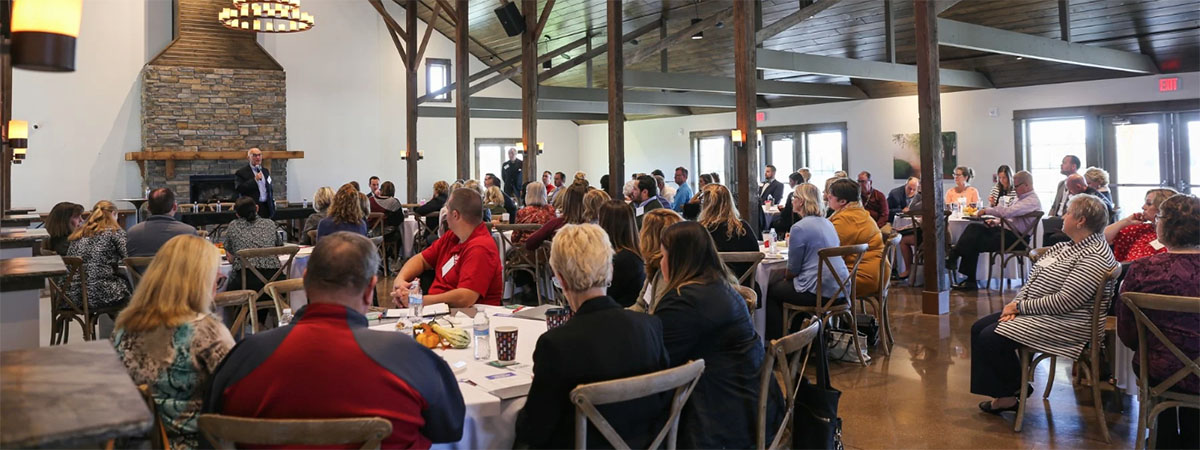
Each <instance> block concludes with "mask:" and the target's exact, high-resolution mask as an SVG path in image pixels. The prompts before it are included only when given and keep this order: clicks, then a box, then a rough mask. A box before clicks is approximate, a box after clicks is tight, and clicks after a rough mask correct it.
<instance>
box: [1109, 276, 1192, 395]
mask: <svg viewBox="0 0 1200 450" xmlns="http://www.w3.org/2000/svg"><path fill="white" fill-rule="evenodd" d="M1121 301H1123V302H1125V305H1126V306H1129V309H1130V311H1132V312H1133V317H1134V318H1135V319H1137V334H1138V360H1139V364H1138V365H1139V366H1140V367H1139V368H1138V371H1139V373H1138V383H1141V384H1143V385H1144V386H1145V388H1146V393H1147V394H1149V395H1150V396H1159V395H1162V394H1163V393H1165V392H1167V391H1168V390H1170V389H1171V388H1173V387H1175V385H1177V384H1179V383H1180V382H1181V381H1183V379H1184V378H1187V377H1188V376H1189V375H1195V376H1197V377H1200V359H1195V360H1193V359H1192V358H1189V357H1188V355H1187V354H1184V353H1183V350H1180V349H1179V346H1178V345H1175V343H1174V342H1171V340H1170V339H1168V338H1167V336H1166V335H1165V334H1163V332H1162V329H1160V328H1159V327H1158V325H1157V324H1155V323H1154V321H1152V320H1150V317H1148V316H1146V311H1164V312H1172V313H1180V314H1194V315H1195V314H1200V297H1184V296H1181V295H1162V294H1145V293H1141V292H1123V293H1121ZM1147 330H1149V331H1150V333H1152V334H1154V338H1155V339H1157V340H1158V342H1159V343H1160V344H1162V346H1163V347H1165V348H1166V349H1167V351H1169V352H1171V355H1172V356H1174V357H1175V358H1176V359H1178V360H1179V362H1180V363H1182V364H1183V368H1181V369H1179V370H1177V371H1176V372H1175V373H1173V374H1171V376H1169V377H1167V378H1166V379H1165V380H1162V381H1160V382H1159V383H1158V385H1156V386H1150V378H1148V377H1149V376H1150V375H1149V372H1148V371H1149V367H1150V361H1149V360H1148V358H1149V351H1148V350H1147V345H1148V344H1149V342H1148V341H1147V339H1146V331H1147ZM1143 401H1145V400H1143Z"/></svg>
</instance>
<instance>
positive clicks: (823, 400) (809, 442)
mask: <svg viewBox="0 0 1200 450" xmlns="http://www.w3.org/2000/svg"><path fill="white" fill-rule="evenodd" d="M817 336H819V338H818V339H820V341H821V342H820V343H819V344H818V345H813V346H812V348H813V349H815V350H818V351H819V352H820V354H818V355H810V356H816V360H817V382H816V383H815V384H814V383H810V382H809V381H808V378H807V377H800V384H799V386H797V387H796V389H797V392H796V410H795V412H794V413H793V415H792V448H804V449H834V450H842V448H843V447H842V419H841V418H840V417H838V415H837V409H838V400H839V399H840V398H841V397H842V392H841V391H839V390H837V389H834V388H833V386H832V385H830V383H829V357H828V355H827V354H826V348H825V345H826V344H825V333H824V332H822V333H817Z"/></svg>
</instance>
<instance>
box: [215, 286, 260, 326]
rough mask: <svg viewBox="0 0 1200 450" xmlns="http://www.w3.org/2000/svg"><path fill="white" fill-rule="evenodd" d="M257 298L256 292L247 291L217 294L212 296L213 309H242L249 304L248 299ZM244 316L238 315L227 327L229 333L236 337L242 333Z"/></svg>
mask: <svg viewBox="0 0 1200 450" xmlns="http://www.w3.org/2000/svg"><path fill="white" fill-rule="evenodd" d="M253 298H258V292H256V291H252V290H249V289H242V290H238V291H225V292H218V293H217V295H215V296H213V308H225V307H230V306H236V307H242V306H246V305H248V304H249V303H250V299H253ZM245 320H246V318H245V316H244V315H239V316H238V317H237V318H236V319H235V320H234V322H233V324H231V325H230V326H229V333H230V334H232V335H234V336H237V335H238V334H239V333H241V331H242V326H243V325H245Z"/></svg>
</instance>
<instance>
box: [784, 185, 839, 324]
mask: <svg viewBox="0 0 1200 450" xmlns="http://www.w3.org/2000/svg"><path fill="white" fill-rule="evenodd" d="M820 199H821V193H820V191H818V190H817V187H816V186H815V185H813V184H812V183H801V184H798V185H796V187H795V188H794V192H793V193H792V204H791V208H792V210H793V211H795V213H796V214H798V215H800V220H799V221H797V222H796V223H794V224H792V227H791V228H790V229H789V232H788V238H787V243H788V264H787V271H786V272H785V273H784V276H783V278H780V279H779V280H777V281H774V282H771V284H770V286H768V287H767V293H768V294H767V296H766V297H767V305H766V308H767V311H766V313H767V314H766V315H767V329H766V332H767V339H779V338H780V337H783V336H785V335H787V334H790V331H791V330H784V329H783V314H784V312H783V304H784V303H788V304H792V305H799V306H816V304H817V274H818V273H819V272H820V270H819V269H820V265H821V257H820V255H818V254H817V252H818V251H820V250H821V249H823V248H830V247H837V246H838V245H840V244H839V241H838V233H837V229H835V228H834V227H833V223H832V222H830V221H829V219H826V218H825V215H824V213H825V207H824V206H823V205H821V200H820ZM830 264H832V265H833V270H832V271H830V272H827V273H825V274H824V278H823V279H822V280H821V289H822V291H824V292H822V293H821V294H822V296H824V297H826V298H828V297H830V296H832V295H834V294H836V293H837V291H838V285H837V279H835V278H834V277H833V272H834V271H836V272H837V275H838V277H839V278H841V279H845V278H846V277H847V276H849V272H848V271H847V270H846V263H845V261H843V260H841V259H838V258H834V259H833V260H831V261H830ZM796 324H797V325H799V321H797V322H796Z"/></svg>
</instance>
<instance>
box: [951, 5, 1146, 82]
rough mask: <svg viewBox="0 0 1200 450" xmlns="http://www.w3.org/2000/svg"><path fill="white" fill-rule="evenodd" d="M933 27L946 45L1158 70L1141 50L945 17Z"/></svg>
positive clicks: (1082, 63) (1105, 66)
mask: <svg viewBox="0 0 1200 450" xmlns="http://www.w3.org/2000/svg"><path fill="white" fill-rule="evenodd" d="M937 27H938V42H939V44H941V45H945V46H947V47H955V48H965V49H968V50H977V51H981V52H988V53H999V54H1001V55H1011V56H1019V57H1022V58H1029V59H1038V60H1042V61H1050V62H1056V63H1063V64H1073V65H1076V66H1086V67H1096V68H1100V69H1108V70H1118V71H1122V72H1132V73H1141V74H1153V73H1158V67H1157V66H1155V65H1154V60H1152V59H1150V57H1149V56H1147V55H1143V54H1141V53H1134V52H1127V51H1123V50H1114V49H1111V48H1104V47H1096V46H1091V45H1084V44H1077V43H1074V42H1065V41H1060V40H1058V39H1050V38H1044V37H1041V36H1033V35H1029V34H1024V33H1017V32H1013V31H1008V30H1001V29H999V28H992V27H985V26H982V25H974V24H969V23H963V22H958V21H954V20H949V19H938V20H937Z"/></svg>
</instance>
